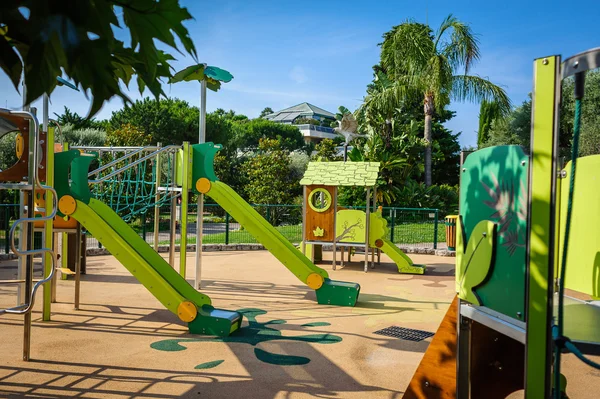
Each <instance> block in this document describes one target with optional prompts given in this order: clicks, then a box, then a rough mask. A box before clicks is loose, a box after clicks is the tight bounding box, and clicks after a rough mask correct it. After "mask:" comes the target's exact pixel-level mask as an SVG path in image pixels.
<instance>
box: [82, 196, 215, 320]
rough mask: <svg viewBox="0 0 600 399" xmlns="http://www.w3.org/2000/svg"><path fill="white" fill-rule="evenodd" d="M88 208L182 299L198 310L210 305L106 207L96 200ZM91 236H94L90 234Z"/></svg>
mask: <svg viewBox="0 0 600 399" xmlns="http://www.w3.org/2000/svg"><path fill="white" fill-rule="evenodd" d="M89 207H90V208H91V209H92V210H93V211H94V212H96V214H98V216H100V217H101V218H102V219H103V220H104V221H105V222H106V223H107V224H108V225H109V226H111V227H112V228H113V230H114V231H115V232H116V233H117V234H118V235H119V236H120V237H121V238H122V239H123V240H124V241H125V242H126V243H127V244H129V245H130V246H131V248H133V249H134V250H135V251H136V252H137V253H138V254H140V256H141V257H142V258H143V259H144V260H145V261H146V262H147V263H148V264H149V265H150V266H151V267H152V268H154V270H156V271H157V272H158V274H160V275H161V276H162V277H163V278H164V279H165V280H167V281H168V282H169V284H170V285H171V286H172V287H173V288H175V289H176V290H177V292H179V294H180V295H182V296H183V297H184V298H186V299H188V300H190V301H192V302H193V303H194V304H196V306H197V307H198V308H200V307H202V306H203V305H210V304H211V300H210V298H209V297H208V296H206V295H204V294H202V293H201V292H198V291H197V290H195V289H194V287H192V286H191V285H190V284H189V283H188V282H187V281H186V280H185V279H184V278H183V277H181V275H180V274H179V273H177V272H176V271H175V269H173V268H172V267H171V265H169V263H168V262H167V261H166V260H164V259H163V257H162V256H160V255H159V254H158V253H157V252H156V251H154V249H153V248H152V247H151V246H149V245H148V244H147V243H146V242H145V241H144V239H143V238H142V237H140V236H139V235H138V234H137V233H136V232H135V230H133V229H132V228H131V227H130V226H129V225H128V224H127V223H125V222H124V221H123V219H121V218H120V217H119V215H117V214H116V213H115V212H114V211H113V210H112V209H111V208H110V207H109V206H108V205H106V204H104V203H103V202H101V201H98V200H96V199H92V200H90V204H89ZM92 234H94V233H93V232H92Z"/></svg>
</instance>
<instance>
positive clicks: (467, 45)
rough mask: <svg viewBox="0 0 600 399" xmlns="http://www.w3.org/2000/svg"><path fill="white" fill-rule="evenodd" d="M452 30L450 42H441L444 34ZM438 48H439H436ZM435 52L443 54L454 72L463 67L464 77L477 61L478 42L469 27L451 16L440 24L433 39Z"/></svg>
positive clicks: (478, 53) (478, 54)
mask: <svg viewBox="0 0 600 399" xmlns="http://www.w3.org/2000/svg"><path fill="white" fill-rule="evenodd" d="M449 29H452V34H451V35H450V41H449V42H447V43H443V42H441V40H442V38H443V36H444V34H445V33H446V32H447V31H448V30H449ZM438 46H440V47H438ZM435 48H436V51H437V52H439V53H441V54H444V56H446V58H447V59H448V62H449V63H450V65H451V66H452V69H453V70H454V71H455V72H458V70H459V69H460V68H461V67H464V68H465V70H464V73H465V75H466V74H467V73H469V70H470V69H471V67H472V66H473V63H474V62H475V61H477V60H479V56H480V52H479V40H478V39H477V36H476V35H475V34H474V33H473V31H472V30H471V27H470V26H469V25H467V24H465V23H463V22H461V21H459V20H458V19H456V18H455V17H454V16H453V15H452V14H450V15H448V17H447V18H446V19H445V20H444V22H442V25H441V26H440V28H439V30H438V32H437V36H436V39H435Z"/></svg>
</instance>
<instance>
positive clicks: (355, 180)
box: [300, 162, 379, 187]
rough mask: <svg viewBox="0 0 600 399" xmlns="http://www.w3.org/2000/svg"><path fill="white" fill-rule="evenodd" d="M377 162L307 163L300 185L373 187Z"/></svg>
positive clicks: (377, 170) (376, 172) (377, 166)
mask: <svg viewBox="0 0 600 399" xmlns="http://www.w3.org/2000/svg"><path fill="white" fill-rule="evenodd" d="M378 174H379V162H309V163H308V168H307V169H306V172H304V177H303V178H302V180H300V184H302V185H303V186H308V185H312V184H321V185H324V186H360V187H373V186H375V181H376V180H377V175H378Z"/></svg>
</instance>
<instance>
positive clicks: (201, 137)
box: [192, 64, 206, 289]
mask: <svg viewBox="0 0 600 399" xmlns="http://www.w3.org/2000/svg"><path fill="white" fill-rule="evenodd" d="M204 67H205V68H206V64H205V65H204ZM198 122H199V126H200V131H199V133H198V143H200V144H202V143H204V142H205V141H206V81H205V80H201V81H200V120H199V121H198ZM192 184H195V182H192ZM203 213H204V194H200V195H198V207H197V208H196V280H195V282H194V287H196V288H197V289H200V288H201V285H202V232H203V229H204V220H203V219H204V218H203V217H202V215H203Z"/></svg>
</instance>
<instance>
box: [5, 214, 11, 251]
mask: <svg viewBox="0 0 600 399" xmlns="http://www.w3.org/2000/svg"><path fill="white" fill-rule="evenodd" d="M4 223H5V225H4V237H5V240H4V253H5V254H8V253H9V252H10V246H9V245H8V235H9V234H10V209H9V206H8V205H6V206H5V207H4Z"/></svg>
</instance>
